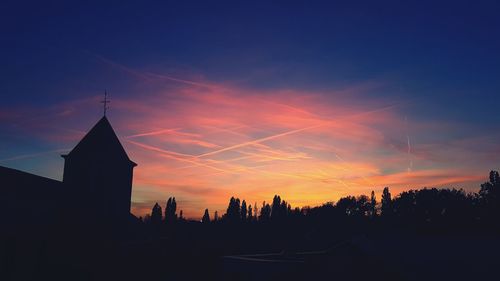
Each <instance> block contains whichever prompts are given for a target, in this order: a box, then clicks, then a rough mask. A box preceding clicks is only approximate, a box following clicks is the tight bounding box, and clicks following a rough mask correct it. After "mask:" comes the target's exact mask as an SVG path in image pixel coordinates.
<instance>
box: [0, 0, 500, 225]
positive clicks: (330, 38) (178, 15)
mask: <svg viewBox="0 0 500 281" xmlns="http://www.w3.org/2000/svg"><path fill="white" fill-rule="evenodd" d="M16 2H17V3H16V4H9V3H3V4H1V5H0V26H1V27H0V30H1V35H2V36H1V38H2V40H1V42H2V44H1V46H0V50H1V52H0V62H1V68H0V71H1V72H0V101H1V102H0V165H2V166H7V167H11V168H16V169H20V170H23V171H27V172H31V173H35V174H39V175H42V176H46V177H49V178H53V179H59V180H60V179H62V170H63V163H64V160H63V159H62V158H61V157H60V155H61V154H64V153H66V152H68V151H69V150H70V149H72V148H73V147H74V146H75V145H76V144H77V142H78V141H79V140H80V139H81V138H82V137H83V135H84V134H85V133H86V132H87V131H88V130H89V129H90V128H91V127H92V126H93V125H94V124H95V123H96V122H97V121H98V120H99V119H100V118H101V116H102V104H100V100H101V99H102V98H103V93H104V90H105V89H107V91H108V93H109V98H110V99H111V103H110V109H109V111H108V119H109V120H110V122H111V124H112V125H113V127H114V128H115V131H116V133H117V135H118V136H119V138H120V140H121V142H122V144H123V146H124V147H125V149H126V150H127V152H128V154H129V156H130V158H131V159H132V160H133V161H134V162H136V163H138V166H137V167H136V168H135V174H134V184H133V198H132V201H133V202H132V209H133V210H132V211H133V213H135V214H137V215H144V214H145V213H147V212H149V211H150V209H151V207H152V205H153V204H154V203H155V202H159V203H160V204H161V205H162V207H164V205H165V201H166V199H167V198H168V197H170V196H175V197H176V198H177V201H178V208H179V209H182V210H183V211H184V214H185V215H186V216H187V217H190V218H199V217H201V215H202V214H203V211H204V209H205V208H209V210H210V212H211V213H213V211H215V210H218V211H219V214H222V213H224V212H225V208H226V207H227V203H228V201H229V198H230V197H231V196H237V197H239V198H241V199H245V200H246V201H247V202H248V203H250V204H252V205H253V204H254V203H255V202H257V205H258V206H259V207H260V206H261V204H262V201H264V200H265V201H270V200H271V199H272V196H273V195H274V194H280V195H281V197H282V198H284V199H285V200H287V201H289V202H290V203H291V204H292V206H306V205H310V206H314V205H318V204H321V203H324V202H327V201H336V200H338V199H339V198H340V197H341V196H346V195H359V194H369V192H370V191H371V190H374V191H375V192H376V193H377V195H378V198H380V193H381V191H382V189H383V188H384V187H385V186H389V187H390V188H391V190H392V191H393V193H394V194H397V193H398V192H400V191H402V190H406V189H410V188H413V189H415V188H421V187H426V186H427V187H458V188H465V189H466V190H468V191H477V190H478V187H479V183H481V182H484V181H485V180H486V178H487V175H488V172H489V171H490V170H493V169H496V170H498V169H500V111H499V108H500V79H499V77H500V52H499V50H500V36H499V34H500V17H499V16H498V15H499V14H500V5H499V4H495V3H494V2H495V1H465V2H463V1H462V2H461V1H453V2H450V3H452V4H450V3H445V2H442V3H443V4H442V5H437V4H436V3H432V2H429V3H432V4H428V5H426V4H423V3H422V1H416V2H415V3H413V4H411V3H408V2H406V1H405V3H404V4H399V2H402V1H394V2H391V3H385V4H383V5H382V4H380V3H379V2H378V1H368V2H367V3H363V2H357V1H350V2H352V4H351V5H331V4H330V5H328V4H326V3H327V2H323V3H322V2H317V3H314V4H313V3H311V2H310V1H303V3H302V4H297V3H293V2H292V1H283V2H273V4H271V3H268V2H270V1H262V3H261V4H256V3H253V2H252V5H241V4H240V5H237V4H236V3H235V2H237V1H231V2H217V3H208V2H209V1H203V2H202V3H201V4H200V3H197V4H195V3H194V2H192V3H190V4H189V5H188V4H185V5H183V4H181V2H183V1H172V2H169V1H165V2H164V3H162V4H161V5H160V4H159V3H148V4H147V3H145V2H142V1H131V2H128V1H116V2H114V3H108V4H103V3H100V2H96V3H90V1H86V2H84V3H81V4H80V6H78V5H75V4H74V3H71V5H69V4H65V2H64V1H62V2H60V3H57V2H50V1H49V3H46V2H43V3H42V1H40V2H37V3H34V4H27V3H24V2H22V3H19V1H16ZM205 2H207V3H205ZM306 2H307V4H306ZM372 2H377V4H374V3H372ZM433 2H434V1H433ZM248 3H251V2H248ZM417 3H418V4H417ZM27 5H29V7H30V8H29V9H27Z"/></svg>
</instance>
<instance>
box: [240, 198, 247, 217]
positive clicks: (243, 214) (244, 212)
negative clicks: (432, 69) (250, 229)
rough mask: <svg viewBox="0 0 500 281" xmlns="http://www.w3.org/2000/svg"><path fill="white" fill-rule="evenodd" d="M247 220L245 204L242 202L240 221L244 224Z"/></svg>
mask: <svg viewBox="0 0 500 281" xmlns="http://www.w3.org/2000/svg"><path fill="white" fill-rule="evenodd" d="M246 220H247V202H245V200H243V201H242V202H241V221H243V222H245V221H246Z"/></svg>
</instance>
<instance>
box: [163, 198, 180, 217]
mask: <svg viewBox="0 0 500 281" xmlns="http://www.w3.org/2000/svg"><path fill="white" fill-rule="evenodd" d="M176 212H177V202H175V197H170V198H168V200H167V206H166V207H165V222H173V221H175V220H176V219H177V214H176Z"/></svg>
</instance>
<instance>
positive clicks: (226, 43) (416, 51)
mask: <svg viewBox="0 0 500 281" xmlns="http://www.w3.org/2000/svg"><path fill="white" fill-rule="evenodd" d="M13 2H15V4H10V3H7V4H5V3H4V4H2V9H1V13H2V15H1V26H2V27H1V33H2V47H1V51H2V52H1V54H0V58H1V61H2V68H1V71H2V72H1V78H0V79H1V81H0V92H1V95H2V99H4V100H7V103H9V104H10V103H13V104H19V103H20V104H25V103H34V104H51V103H54V102H56V101H58V100H61V99H69V98H72V97H74V96H79V95H80V94H81V93H79V92H81V91H84V92H86V90H89V91H91V90H96V91H97V90H99V91H100V90H102V88H104V87H108V88H116V87H120V86H119V85H120V84H123V83H121V81H119V79H111V78H110V76H109V75H112V74H109V72H108V71H107V70H106V69H105V68H104V67H103V65H102V64H101V63H100V62H99V60H96V58H95V55H97V56H102V57H105V58H107V59H110V60H112V61H116V62H119V63H120V64H123V65H126V66H129V67H134V68H147V69H149V70H155V69H156V70H161V71H163V72H165V71H167V72H169V71H170V72H173V73H176V74H181V75H182V74H183V73H198V74H200V75H203V76H204V77H206V78H207V79H210V80H213V81H240V82H242V83H247V84H248V86H250V87H257V88H259V87H262V88H272V87H293V88H308V89H310V88H317V89H323V88H342V87H345V86H346V85H350V84H352V83H358V82H366V81H373V80H376V81H380V80H382V81H384V82H387V86H388V87H387V88H386V89H385V90H384V93H379V92H373V93H372V94H373V95H387V96H392V95H395V96H398V97H402V96H405V97H406V96H409V97H413V98H418V99H424V100H426V99H428V101H425V102H426V103H429V104H430V103H438V104H439V106H440V107H441V106H443V105H446V104H448V105H449V106H453V107H455V108H456V110H458V111H460V112H461V113H460V114H456V113H455V112H450V114H453V115H454V116H455V115H457V117H460V116H461V114H463V116H467V118H469V117H470V118H473V117H474V116H472V115H468V113H467V112H468V111H475V113H476V114H480V115H481V116H482V117H486V116H488V114H486V113H485V112H478V110H480V109H481V108H482V107H483V106H487V105H489V104H491V102H492V101H493V100H495V98H496V95H497V93H498V92H499V90H500V80H499V79H498V77H499V75H500V66H499V65H500V55H499V52H498V50H499V49H500V37H499V27H500V17H499V16H498V14H499V12H500V9H499V5H498V4H495V1H465V2H462V1H449V2H446V1H445V2H441V1H429V2H428V3H421V2H425V1H415V2H413V3H407V2H406V1H404V2H405V3H402V1H393V2H386V3H385V4H380V3H378V2H379V1H376V2H377V3H374V2H375V1H367V2H358V1H349V2H350V4H349V5H346V4H331V3H328V2H334V1H328V2H323V3H321V2H315V3H313V1H300V2H297V3H292V2H291V1H283V2H272V1H262V2H261V3H257V4H255V3H252V4H248V3H247V4H241V3H239V2H240V1H229V2H219V1H216V3H208V2H209V1H200V2H201V3H195V2H191V1H187V2H188V3H189V4H181V3H180V2H184V1H158V2H161V3H158V2H157V3H153V2H151V3H145V2H143V1H110V2H109V3H105V4H104V3H101V2H103V1H97V2H94V3H90V1H84V2H82V3H79V4H74V3H69V2H68V1H61V2H59V3H58V2H52V1H48V2H45V1H43V2H40V1H33V2H34V3H29V2H26V1H13ZM267 2H272V3H267ZM400 2H401V3H400ZM433 2H440V3H439V4H437V3H433ZM497 101H498V100H497ZM485 111H486V110H485ZM476 114H475V115H476ZM485 114H486V116H485ZM490 117H491V118H494V119H495V120H497V121H498V114H493V113H492V114H491V115H490Z"/></svg>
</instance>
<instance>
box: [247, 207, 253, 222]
mask: <svg viewBox="0 0 500 281" xmlns="http://www.w3.org/2000/svg"><path fill="white" fill-rule="evenodd" d="M247 220H248V221H250V222H251V221H253V212H252V205H248V219H247Z"/></svg>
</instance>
